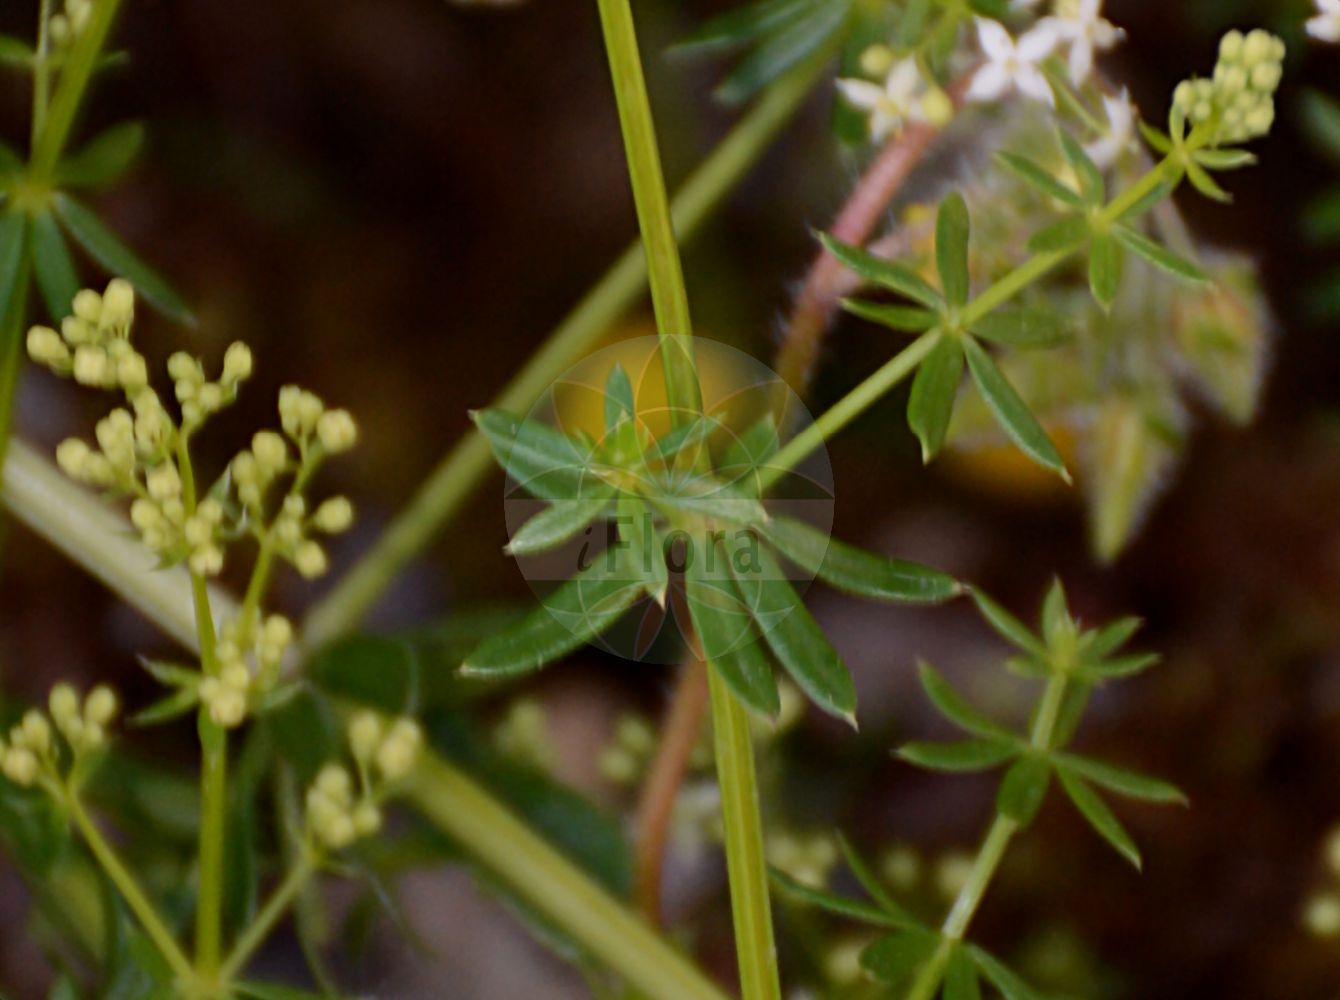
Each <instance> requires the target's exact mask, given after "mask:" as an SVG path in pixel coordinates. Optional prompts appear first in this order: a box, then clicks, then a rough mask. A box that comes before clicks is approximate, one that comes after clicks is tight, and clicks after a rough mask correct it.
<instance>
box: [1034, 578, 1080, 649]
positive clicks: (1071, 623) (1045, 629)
mask: <svg viewBox="0 0 1340 1000" xmlns="http://www.w3.org/2000/svg"><path fill="white" fill-rule="evenodd" d="M1074 637H1075V619H1074V618H1072V617H1071V616H1070V604H1069V602H1068V601H1067V599H1066V595H1065V584H1063V583H1062V582H1061V578H1060V577H1059V576H1056V577H1052V582H1051V586H1050V587H1048V588H1047V596H1046V597H1044V598H1043V599H1042V638H1043V641H1045V642H1046V643H1047V645H1048V646H1049V647H1051V648H1055V647H1056V645H1057V644H1058V643H1059V642H1063V641H1068V640H1069V639H1071V638H1074Z"/></svg>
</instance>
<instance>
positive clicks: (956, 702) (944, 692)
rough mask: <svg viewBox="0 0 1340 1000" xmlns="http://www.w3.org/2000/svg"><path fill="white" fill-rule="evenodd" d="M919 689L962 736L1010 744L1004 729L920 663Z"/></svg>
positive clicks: (1009, 733) (936, 671) (1009, 737)
mask: <svg viewBox="0 0 1340 1000" xmlns="http://www.w3.org/2000/svg"><path fill="white" fill-rule="evenodd" d="M918 677H919V678H920V680H921V687H922V689H923V690H924V691H925V692H926V697H927V698H929V699H930V700H931V704H932V705H934V706H935V707H936V709H937V710H938V711H939V712H940V714H941V715H943V716H944V717H945V718H946V719H948V720H949V721H950V722H952V723H953V724H954V725H956V726H958V727H959V728H960V729H962V730H963V731H964V732H968V733H972V734H973V735H974V736H980V737H981V738H983V739H985V740H991V741H993V742H1000V741H1012V740H1014V738H1015V737H1014V734H1013V733H1011V732H1010V731H1009V730H1008V729H1006V728H1005V727H1004V726H1001V725H999V724H998V723H996V722H993V721H992V720H991V719H989V718H987V717H986V716H985V715H983V714H982V713H981V712H979V711H977V709H975V708H973V707H972V706H971V705H969V704H968V703H967V702H966V701H965V700H964V699H963V697H962V695H960V694H959V693H958V692H957V691H955V690H954V687H953V685H952V684H950V683H949V681H948V680H946V679H945V677H944V675H943V674H941V673H940V672H939V671H938V670H936V669H935V668H934V667H932V666H931V665H930V664H929V663H922V664H921V665H920V668H919V671H918Z"/></svg>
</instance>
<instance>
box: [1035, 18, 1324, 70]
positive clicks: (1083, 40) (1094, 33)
mask: <svg viewBox="0 0 1340 1000" xmlns="http://www.w3.org/2000/svg"><path fill="white" fill-rule="evenodd" d="M1338 2H1340V0H1338ZM1057 11H1058V13H1057V14H1056V16H1054V17H1047V18H1043V19H1042V21H1040V22H1039V26H1040V27H1041V26H1046V27H1048V28H1049V29H1050V30H1051V31H1053V32H1054V33H1055V34H1056V36H1057V38H1059V39H1060V40H1061V42H1063V43H1065V44H1068V45H1069V46H1070V79H1071V80H1073V81H1074V82H1075V83H1076V84H1081V83H1083V82H1084V81H1085V80H1087V79H1088V78H1089V74H1090V73H1092V72H1093V56H1094V51H1095V50H1103V51H1105V50H1107V49H1110V48H1112V46H1114V45H1116V44H1117V43H1118V42H1119V41H1121V40H1122V39H1123V38H1125V37H1126V32H1125V31H1124V30H1122V29H1121V28H1118V27H1117V26H1116V25H1114V24H1113V23H1112V22H1111V21H1109V20H1108V19H1107V18H1105V17H1103V0H1067V2H1065V3H1058V4H1057Z"/></svg>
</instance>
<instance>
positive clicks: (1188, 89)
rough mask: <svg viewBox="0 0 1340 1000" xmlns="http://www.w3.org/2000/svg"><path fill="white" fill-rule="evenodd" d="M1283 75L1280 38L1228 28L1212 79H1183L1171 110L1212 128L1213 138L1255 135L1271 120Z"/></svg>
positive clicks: (1263, 131)
mask: <svg viewBox="0 0 1340 1000" xmlns="http://www.w3.org/2000/svg"><path fill="white" fill-rule="evenodd" d="M1283 75H1284V42H1283V41H1281V40H1280V39H1279V38H1276V37H1275V36H1274V35H1272V34H1270V32H1268V31H1263V30H1261V29H1257V30H1256V31H1253V32H1251V33H1250V34H1247V35H1244V34H1243V33H1242V32H1240V31H1230V32H1229V33H1228V34H1227V35H1225V36H1224V37H1223V40H1222V41H1221V42H1220V43H1219V62H1218V63H1217V64H1216V65H1215V67H1214V78H1213V79H1212V80H1195V79H1193V80H1184V81H1182V82H1181V83H1180V84H1178V85H1177V90H1176V91H1174V93H1173V105H1174V108H1175V109H1176V111H1177V112H1178V113H1180V114H1182V115H1184V116H1185V117H1186V119H1187V121H1189V122H1191V124H1192V125H1205V126H1207V127H1209V128H1211V129H1213V135H1212V141H1213V142H1214V143H1215V144H1216V145H1217V144H1221V143H1240V142H1249V141H1251V140H1252V139H1258V138H1260V137H1262V136H1264V135H1265V134H1266V133H1268V132H1269V131H1270V127H1271V125H1273V124H1274V122H1275V91H1276V90H1277V89H1279V85H1280V79H1281V78H1282V77H1283Z"/></svg>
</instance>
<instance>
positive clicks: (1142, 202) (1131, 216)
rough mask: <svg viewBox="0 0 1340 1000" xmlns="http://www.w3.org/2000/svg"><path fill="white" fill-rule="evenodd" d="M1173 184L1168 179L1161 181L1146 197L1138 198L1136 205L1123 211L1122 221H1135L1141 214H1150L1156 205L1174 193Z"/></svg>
mask: <svg viewBox="0 0 1340 1000" xmlns="http://www.w3.org/2000/svg"><path fill="white" fill-rule="evenodd" d="M1172 190H1173V185H1171V184H1169V183H1168V182H1167V181H1160V182H1159V183H1158V184H1156V185H1155V186H1154V187H1153V188H1152V189H1151V190H1150V191H1149V192H1147V193H1146V194H1145V195H1144V197H1142V198H1140V199H1138V200H1137V201H1136V202H1135V204H1134V205H1132V206H1131V207H1130V208H1128V209H1126V211H1124V212H1122V213H1121V217H1120V219H1119V220H1118V221H1120V222H1134V221H1135V220H1136V219H1139V218H1140V217H1141V216H1144V215H1146V214H1148V213H1149V212H1150V211H1151V210H1152V209H1153V208H1154V206H1155V205H1157V204H1158V203H1159V202H1161V201H1162V200H1163V199H1164V198H1166V197H1168V195H1170V194H1172Z"/></svg>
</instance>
